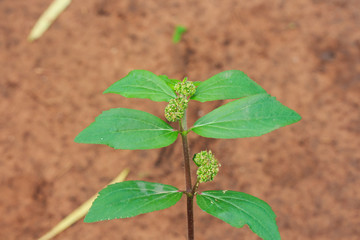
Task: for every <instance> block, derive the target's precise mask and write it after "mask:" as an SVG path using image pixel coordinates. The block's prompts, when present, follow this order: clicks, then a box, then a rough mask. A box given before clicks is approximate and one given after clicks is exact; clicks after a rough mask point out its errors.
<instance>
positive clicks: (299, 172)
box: [0, 0, 360, 240]
mask: <svg viewBox="0 0 360 240" xmlns="http://www.w3.org/2000/svg"><path fill="white" fill-rule="evenodd" d="M49 2H50V1H49V0H32V1H13V0H0V73H1V77H0V114H1V117H0V131H1V135H0V156H1V157H0V166H1V168H0V183H1V185H0V194H1V195H0V216H1V220H0V239H10V240H11V239H22V240H23V239H25V240H26V239H36V238H37V237H39V236H40V235H42V234H44V233H45V232H46V231H47V230H49V229H50V228H51V227H52V226H54V225H55V224H56V223H57V222H58V221H59V220H60V219H62V218H63V217H64V216H66V215H67V214H68V213H69V212H71V211H72V210H73V209H74V208H76V207H77V206H78V205H79V204H81V203H82V202H83V201H85V200H86V199H88V198H89V197H90V196H91V195H93V194H94V193H95V192H97V191H98V190H99V189H101V188H102V187H103V186H104V185H105V184H106V183H107V182H109V181H110V180H111V179H112V178H113V177H114V176H116V175H117V174H118V173H119V172H120V171H121V170H122V169H124V168H126V167H128V168H130V170H131V174H130V175H129V178H128V179H138V180H146V181H154V182H161V183H167V184H172V185H175V186H178V187H180V188H183V186H184V179H183V171H182V170H183V165H182V158H181V151H180V142H179V141H177V142H176V143H175V144H173V145H171V146H169V147H168V148H165V149H157V150H148V151H128V150H117V151H115V150H113V149H111V148H109V147H107V146H99V145H96V146H95V145H82V144H76V143H74V142H73V139H74V137H75V136H76V135H77V133H79V132H80V131H81V130H82V129H83V128H84V127H86V126H87V125H88V124H89V123H90V122H92V121H93V119H94V118H95V117H96V116H97V115H98V114H99V113H101V111H103V110H107V109H109V108H113V107H127V108H136V109H140V110H145V111H148V112H150V113H152V114H154V115H157V116H162V115H163V108H164V106H165V103H156V104H154V103H153V102H151V101H150V100H141V99H126V98H124V97H121V96H118V95H111V94H107V95H102V91H103V90H104V89H106V88H107V87H108V86H109V85H110V84H112V83H113V82H115V81H116V80H118V79H120V78H121V77H123V76H125V75H126V74H127V73H128V72H129V71H130V70H132V69H147V70H150V71H153V72H155V73H157V74H166V75H168V76H170V77H172V78H178V79H180V78H182V77H184V76H188V77H189V78H190V80H205V79H207V78H209V77H210V76H212V75H214V74H216V73H218V72H221V71H224V70H228V69H239V70H242V71H244V72H246V73H247V74H248V75H249V76H250V77H251V78H252V79H254V80H255V81H257V82H258V83H259V84H261V85H262V86H263V87H264V88H265V89H266V90H267V91H268V92H270V93H271V94H272V95H274V96H277V98H278V99H279V100H280V101H281V102H282V103H284V104H285V105H287V106H289V107H290V108H293V109H295V110H296V111H297V112H298V113H300V114H301V115H302V117H303V120H302V121H301V122H299V123H297V124H294V125H292V126H289V127H286V128H282V129H280V130H277V131H275V132H272V133H270V134H267V135H265V136H263V137H256V138H249V139H238V140H210V139H203V138H201V137H199V136H197V135H195V134H191V136H190V144H191V147H192V151H193V152H196V151H199V150H204V149H206V148H211V149H212V150H213V152H214V153H215V154H216V156H217V158H218V159H220V161H221V164H222V168H221V171H220V174H219V175H218V176H217V178H216V181H215V182H214V183H211V184H207V185H204V186H203V187H202V189H203V190H204V189H232V190H237V191H243V192H247V193H249V194H253V195H255V196H257V197H259V198H262V199H264V200H265V201H267V202H268V203H269V204H270V205H271V206H272V208H273V209H274V211H275V213H276V214H277V216H278V218H277V222H278V225H279V229H280V233H281V235H282V238H283V239H292V240H296V239H317V240H323V239H324V240H325V239H326V240H330V239H334V240H338V239H346V240H355V239H359V236H360V228H359V223H360V191H359V186H360V148H359V145H360V139H359V135H360V114H359V102H360V64H359V63H360V31H359V26H360V14H359V9H360V1H358V0H302V1H285V0H273V1H269V0H252V1H245V0H242V1H235V0H223V1H190V0H187V1H180V0H179V1H166V0H162V1H149V0H136V1H135V0H123V1H116V0H88V1H80V0H74V1H73V3H72V4H71V5H70V7H69V8H68V9H67V10H66V11H65V12H64V13H63V14H62V15H61V16H60V18H59V19H58V20H57V21H56V22H55V23H54V24H53V26H52V27H51V28H50V29H49V30H48V31H47V32H46V33H45V35H44V36H43V37H42V38H41V39H40V40H38V41H36V42H34V43H29V42H27V41H26V38H27V34H28V33H29V31H30V29H31V27H32V26H33V25H34V23H35V21H36V20H37V18H38V17H39V16H40V14H41V13H42V12H43V11H44V9H45V8H46V7H47V6H48V4H49ZM177 24H183V25H185V26H187V27H188V29H189V31H188V33H186V35H185V36H184V38H183V41H182V42H181V43H180V44H177V45H174V44H173V43H172V42H171V35H172V32H173V29H174V26H175V25H177ZM222 103H223V102H210V103H205V104H198V103H194V104H192V105H191V110H190V114H189V115H190V121H191V122H193V121H195V120H196V119H197V118H198V117H199V116H201V115H203V114H205V113H206V112H209V111H211V110H212V109H214V108H215V107H216V106H219V105H220V104H222ZM195 209H196V211H195V225H196V236H197V239H199V240H201V239H207V240H211V239H247V240H250V239H258V238H257V237H256V235H254V234H253V233H252V232H251V231H250V230H249V228H247V227H244V228H242V229H236V228H232V227H231V226H229V225H228V224H226V223H224V222H222V221H220V220H218V219H216V218H213V217H211V216H209V215H207V214H205V213H203V212H202V211H201V210H199V209H198V207H195ZM185 231H186V226H185V202H184V199H182V200H181V201H180V202H179V203H178V204H177V206H175V207H171V208H170V209H166V210H163V211H159V212H154V213H151V214H145V215H141V216H138V217H135V218H131V219H122V220H114V221H106V222H101V223H94V224H85V223H83V222H78V223H77V224H75V225H73V226H72V227H71V228H70V229H68V230H67V231H65V232H64V233H62V234H61V235H60V236H58V237H57V238H56V239H89V240H90V239H128V240H131V239H185V238H186V237H185Z"/></svg>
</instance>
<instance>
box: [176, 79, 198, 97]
mask: <svg viewBox="0 0 360 240" xmlns="http://www.w3.org/2000/svg"><path fill="white" fill-rule="evenodd" d="M174 90H175V92H176V93H178V94H180V96H181V95H183V96H186V97H191V96H192V95H194V93H195V91H196V87H195V85H194V83H193V82H190V81H187V78H184V80H183V81H182V82H179V83H177V84H176V85H175V86H174Z"/></svg>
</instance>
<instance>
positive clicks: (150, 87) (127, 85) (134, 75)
mask: <svg viewBox="0 0 360 240" xmlns="http://www.w3.org/2000/svg"><path fill="white" fill-rule="evenodd" d="M104 93H116V94H120V95H122V96H124V97H128V98H148V99H150V100H153V101H156V102H169V101H170V99H172V98H176V94H175V92H174V91H173V90H172V89H171V87H169V86H168V84H167V83H166V82H165V81H164V80H163V78H161V77H159V76H157V75H156V74H154V73H152V72H149V71H146V70H133V71H131V72H130V73H129V74H128V75H127V76H126V77H124V78H122V79H120V80H119V81H117V82H116V83H114V84H113V85H111V86H110V87H109V88H108V89H106V90H105V91H104Z"/></svg>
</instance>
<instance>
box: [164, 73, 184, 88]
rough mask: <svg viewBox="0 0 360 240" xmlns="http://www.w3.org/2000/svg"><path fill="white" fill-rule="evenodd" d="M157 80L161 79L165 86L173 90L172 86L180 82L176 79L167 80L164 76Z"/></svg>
mask: <svg viewBox="0 0 360 240" xmlns="http://www.w3.org/2000/svg"><path fill="white" fill-rule="evenodd" d="M159 78H161V79H162V80H163V81H164V82H166V84H167V85H168V86H169V87H170V88H171V89H172V90H174V86H175V85H176V84H177V83H179V82H181V81H180V80H177V79H170V78H168V76H166V75H159Z"/></svg>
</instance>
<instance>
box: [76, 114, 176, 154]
mask: <svg viewBox="0 0 360 240" xmlns="http://www.w3.org/2000/svg"><path fill="white" fill-rule="evenodd" d="M177 135H178V131H176V130H174V129H173V128H172V127H171V126H170V125H169V124H167V123H166V122H165V121H163V120H161V119H160V118H158V117H156V116H154V115H152V114H150V113H147V112H143V111H139V110H134V109H127V108H114V109H110V110H108V111H104V112H103V113H102V114H100V115H99V116H98V117H97V118H96V119H95V122H93V123H92V124H91V125H90V126H88V127H87V128H86V129H84V130H83V131H82V132H81V133H80V134H79V135H78V136H77V137H76V138H75V142H77V143H92V144H105V145H108V146H110V147H113V148H115V149H132V150H134V149H154V148H161V147H166V146H168V145H170V144H172V143H173V142H174V141H175V140H176V138H177Z"/></svg>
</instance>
